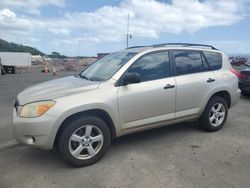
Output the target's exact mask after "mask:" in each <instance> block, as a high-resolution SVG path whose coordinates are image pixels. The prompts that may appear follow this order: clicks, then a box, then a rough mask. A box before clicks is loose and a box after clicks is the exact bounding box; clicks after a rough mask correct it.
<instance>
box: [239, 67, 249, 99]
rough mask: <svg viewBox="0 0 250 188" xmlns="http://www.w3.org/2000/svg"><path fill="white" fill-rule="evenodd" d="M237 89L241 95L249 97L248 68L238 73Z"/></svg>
mask: <svg viewBox="0 0 250 188" xmlns="http://www.w3.org/2000/svg"><path fill="white" fill-rule="evenodd" d="M239 88H240V90H241V94H242V95H250V68H247V69H243V70H241V71H240V72H239Z"/></svg>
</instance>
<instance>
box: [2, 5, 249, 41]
mask: <svg viewBox="0 0 250 188" xmlns="http://www.w3.org/2000/svg"><path fill="white" fill-rule="evenodd" d="M246 1H247V0H227V1H226V0H217V1H216V0H202V1H199V0H172V1H170V2H168V3H167V2H162V1H156V0H124V1H122V2H121V3H120V4H119V5H118V6H104V7H101V8H99V9H97V10H95V11H93V12H84V11H78V12H66V13H64V15H63V16H61V17H57V18H51V19H45V18H43V16H39V13H40V11H41V10H40V9H41V7H43V6H48V5H53V6H59V7H62V6H65V5H66V3H65V1H64V0H43V1H40V0H27V1H14V0H1V1H0V7H4V9H2V10H0V35H1V36H3V37H4V36H6V38H8V39H9V38H10V39H11V38H12V39H13V40H18V38H20V37H27V35H29V36H30V37H34V36H33V35H34V34H37V33H40V34H41V35H43V34H44V35H46V36H47V37H48V36H49V38H47V39H46V40H50V41H51V42H52V43H53V41H54V44H58V45H57V46H60V41H61V43H62V44H65V41H79V40H80V41H82V42H84V43H96V44H100V43H113V44H115V43H120V42H121V41H123V40H124V38H125V37H124V35H125V33H126V26H127V16H128V13H129V14H130V33H131V34H132V35H133V36H134V37H141V38H158V37H159V36H160V34H162V33H174V34H177V35H178V34H180V33H183V32H189V33H195V32H197V31H199V30H201V29H204V28H208V27H215V26H227V25H232V24H235V23H237V22H239V21H240V20H242V19H244V18H245V16H246V15H245V14H246V10H245V8H244V7H246ZM21 9H23V10H24V11H25V12H29V13H31V14H38V16H35V17H34V16H31V15H26V16H23V15H21V14H20V10H21ZM15 10H19V11H17V12H16V11H15ZM7 30H8V33H6V31H7ZM12 33H19V36H17V35H12ZM15 37H16V38H15ZM41 37H44V36H41Z"/></svg>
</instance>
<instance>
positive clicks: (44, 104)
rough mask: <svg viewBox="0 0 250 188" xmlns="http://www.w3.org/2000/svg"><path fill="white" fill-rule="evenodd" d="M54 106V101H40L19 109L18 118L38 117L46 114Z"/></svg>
mask: <svg viewBox="0 0 250 188" xmlns="http://www.w3.org/2000/svg"><path fill="white" fill-rule="evenodd" d="M54 104H55V101H40V102H34V103H29V104H26V105H24V106H23V107H22V109H21V112H20V117H25V118H33V117H39V116H41V115H43V114H44V113H45V112H47V111H48V110H49V109H50V108H51V107H52V106H54Z"/></svg>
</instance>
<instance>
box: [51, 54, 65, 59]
mask: <svg viewBox="0 0 250 188" xmlns="http://www.w3.org/2000/svg"><path fill="white" fill-rule="evenodd" d="M48 57H50V58H58V59H64V58H67V56H65V55H61V54H60V53H58V52H52V54H51V55H48Z"/></svg>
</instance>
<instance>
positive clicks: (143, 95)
mask: <svg viewBox="0 0 250 188" xmlns="http://www.w3.org/2000/svg"><path fill="white" fill-rule="evenodd" d="M170 67H172V66H171V64H170V58H169V52H168V51H159V52H154V53H149V54H146V55H143V56H142V57H140V58H139V59H138V60H136V61H135V62H134V63H133V64H132V65H131V66H130V68H129V69H128V70H127V71H126V72H125V73H124V74H128V73H137V74H139V76H140V80H141V81H140V82H139V83H134V84H128V85H125V86H120V87H119V90H118V105H119V114H120V121H121V125H122V129H123V130H128V129H133V128H139V127H143V126H147V125H154V124H159V123H164V122H165V121H167V120H170V119H174V118H175V95H176V87H175V86H176V83H175V79H174V77H172V76H171V75H172V73H171V72H172V71H170Z"/></svg>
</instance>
